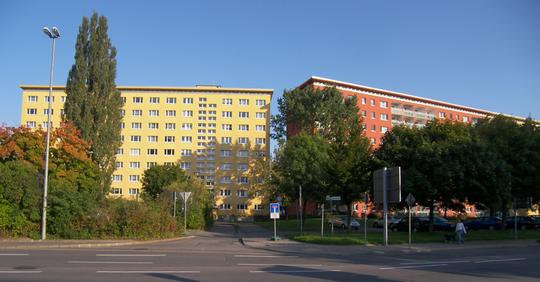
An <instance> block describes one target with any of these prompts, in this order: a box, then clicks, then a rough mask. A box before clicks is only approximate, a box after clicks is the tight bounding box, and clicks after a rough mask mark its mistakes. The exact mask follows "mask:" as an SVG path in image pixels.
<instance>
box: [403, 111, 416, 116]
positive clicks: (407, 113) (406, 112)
mask: <svg viewBox="0 0 540 282" xmlns="http://www.w3.org/2000/svg"><path fill="white" fill-rule="evenodd" d="M403 112H404V113H405V116H406V117H412V118H413V117H415V116H416V112H415V111H412V110H404V111H403Z"/></svg>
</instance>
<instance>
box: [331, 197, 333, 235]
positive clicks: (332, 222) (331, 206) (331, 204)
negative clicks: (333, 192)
mask: <svg viewBox="0 0 540 282" xmlns="http://www.w3.org/2000/svg"><path fill="white" fill-rule="evenodd" d="M332 207H333V203H332V197H330V225H332V235H334V210H333V209H332Z"/></svg>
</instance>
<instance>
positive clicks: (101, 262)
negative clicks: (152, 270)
mask: <svg viewBox="0 0 540 282" xmlns="http://www.w3.org/2000/svg"><path fill="white" fill-rule="evenodd" d="M67 263H72V264H153V262H151V261H91V260H70V261H68V262H67Z"/></svg>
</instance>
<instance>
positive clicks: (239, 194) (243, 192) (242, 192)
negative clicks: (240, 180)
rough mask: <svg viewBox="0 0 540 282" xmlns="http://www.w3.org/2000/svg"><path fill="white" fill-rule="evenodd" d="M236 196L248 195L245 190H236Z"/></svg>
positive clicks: (243, 196) (244, 196)
mask: <svg viewBox="0 0 540 282" xmlns="http://www.w3.org/2000/svg"><path fill="white" fill-rule="evenodd" d="M236 196H238V197H242V198H246V197H247V196H248V193H247V190H237V191H236Z"/></svg>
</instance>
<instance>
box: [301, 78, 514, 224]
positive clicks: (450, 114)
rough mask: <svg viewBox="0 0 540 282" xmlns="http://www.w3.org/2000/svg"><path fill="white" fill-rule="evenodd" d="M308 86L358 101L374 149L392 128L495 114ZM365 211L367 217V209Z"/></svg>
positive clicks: (319, 82)
mask: <svg viewBox="0 0 540 282" xmlns="http://www.w3.org/2000/svg"><path fill="white" fill-rule="evenodd" d="M308 86H311V87H313V88H319V89H322V88H326V87H335V88H336V89H337V90H339V91H340V92H341V93H342V95H343V97H344V98H348V97H353V96H356V99H357V101H358V104H357V107H358V108H359V110H360V113H361V115H362V120H363V121H362V123H363V124H362V125H363V127H364V129H365V135H366V137H367V138H369V140H370V141H371V144H372V145H373V146H374V147H378V146H379V145H380V144H381V140H382V137H383V136H384V134H385V133H386V132H387V131H389V130H392V127H393V126H396V125H406V126H416V127H423V126H425V124H426V123H427V122H428V121H430V120H434V119H445V120H452V121H456V122H457V121H459V122H466V123H475V122H476V121H478V119H481V118H484V117H486V116H494V115H497V114H498V113H495V112H490V111H486V110H480V109H475V108H471V107H466V106H461V105H456V104H452V103H447V102H442V101H437V100H433V99H428V98H423V97H418V96H413V95H410V94H405V93H400V92H395V91H390V90H383V89H378V88H373V87H368V86H364V85H359V84H353V83H348V82H343V81H338V80H333V79H328V78H322V77H317V76H312V77H311V78H309V79H308V80H307V81H305V82H304V83H302V84H301V85H300V86H299V88H304V87H308ZM513 118H515V119H516V120H518V121H520V120H521V121H522V120H524V119H523V118H519V117H513ZM363 205H364V204H363V203H357V204H355V207H354V208H353V210H354V211H355V214H356V215H360V213H361V211H362V210H363ZM314 208H315V207H314ZM368 209H369V211H368V213H369V212H370V210H371V206H370V207H369V208H368ZM466 210H467V215H468V216H470V217H474V216H476V209H475V207H474V206H469V205H467V206H466ZM291 212H292V213H295V211H294V210H291ZM424 212H425V210H424V208H423V207H417V213H418V214H422V213H424ZM448 214H449V215H452V214H453V213H452V212H451V211H449V213H448Z"/></svg>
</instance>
